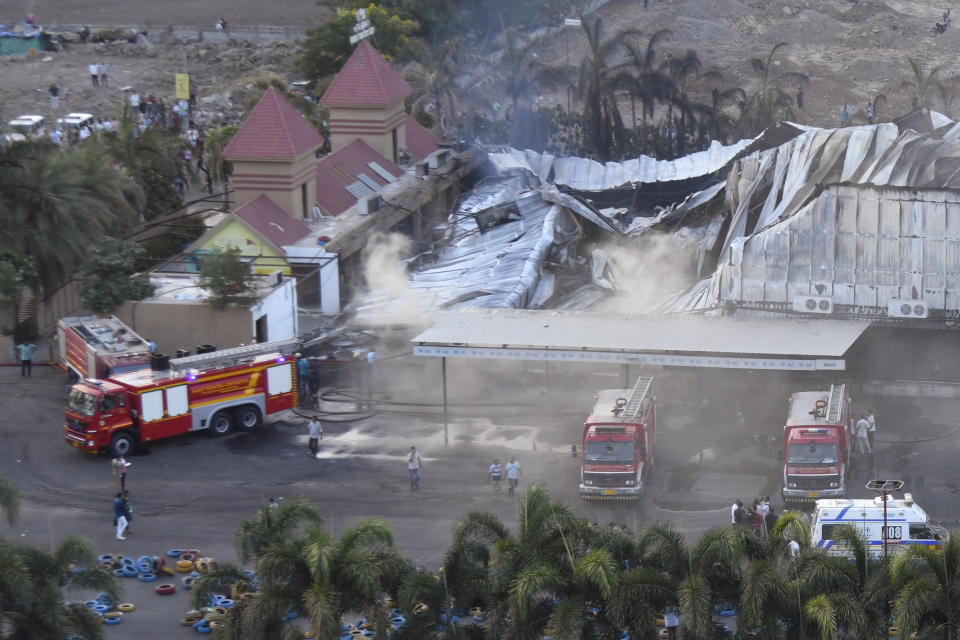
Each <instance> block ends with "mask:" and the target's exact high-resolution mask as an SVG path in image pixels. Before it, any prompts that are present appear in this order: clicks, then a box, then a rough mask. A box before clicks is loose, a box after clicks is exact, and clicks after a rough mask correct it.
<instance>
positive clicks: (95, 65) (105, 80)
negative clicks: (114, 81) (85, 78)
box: [87, 62, 110, 87]
mask: <svg viewBox="0 0 960 640" xmlns="http://www.w3.org/2000/svg"><path fill="white" fill-rule="evenodd" d="M87 73H89V74H90V82H91V83H93V86H95V87H109V86H110V65H109V64H107V63H106V62H91V63H90V64H89V65H87Z"/></svg>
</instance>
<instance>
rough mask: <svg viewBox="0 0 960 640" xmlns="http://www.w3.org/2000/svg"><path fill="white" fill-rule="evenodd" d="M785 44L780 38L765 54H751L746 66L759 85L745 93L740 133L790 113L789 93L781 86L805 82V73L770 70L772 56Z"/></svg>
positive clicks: (753, 131) (752, 132)
mask: <svg viewBox="0 0 960 640" xmlns="http://www.w3.org/2000/svg"><path fill="white" fill-rule="evenodd" d="M787 46H789V45H788V44H787V43H786V42H781V43H779V44H777V45H776V46H774V47H773V48H772V49H771V50H770V53H768V54H767V57H766V58H751V59H750V67H751V68H752V69H753V72H754V73H755V74H756V76H757V80H758V81H759V83H760V87H759V88H758V90H757V91H756V93H754V94H753V95H751V96H750V97H749V99H748V100H747V104H746V106H745V108H744V112H743V115H742V117H741V119H740V127H739V128H740V133H741V135H744V136H752V135H755V134H757V133H759V132H760V131H763V130H764V129H766V128H767V127H769V126H771V125H773V124H775V123H776V122H777V121H778V120H782V119H784V118H792V117H793V109H792V107H793V104H794V101H793V96H792V95H790V94H788V93H787V92H786V91H784V89H783V87H784V86H787V85H789V86H793V85H795V84H797V82H807V81H808V80H809V79H808V78H807V76H806V74H803V73H799V72H789V73H780V74H774V71H773V67H774V58H775V57H776V55H777V54H778V53H779V52H780V50H781V49H783V48H785V47H787Z"/></svg>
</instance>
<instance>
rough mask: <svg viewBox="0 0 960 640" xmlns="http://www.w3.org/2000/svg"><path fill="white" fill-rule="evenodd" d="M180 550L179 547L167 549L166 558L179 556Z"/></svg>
mask: <svg viewBox="0 0 960 640" xmlns="http://www.w3.org/2000/svg"><path fill="white" fill-rule="evenodd" d="M181 553H182V551H181V550H180V549H169V550H168V551H167V557H168V558H179V557H180V554H181Z"/></svg>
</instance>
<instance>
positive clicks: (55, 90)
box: [47, 83, 60, 111]
mask: <svg viewBox="0 0 960 640" xmlns="http://www.w3.org/2000/svg"><path fill="white" fill-rule="evenodd" d="M47 91H49V92H50V108H51V109H53V110H54V111H56V110H57V109H59V108H60V87H58V86H57V85H56V83H54V84H52V85H50V88H49V89H47Z"/></svg>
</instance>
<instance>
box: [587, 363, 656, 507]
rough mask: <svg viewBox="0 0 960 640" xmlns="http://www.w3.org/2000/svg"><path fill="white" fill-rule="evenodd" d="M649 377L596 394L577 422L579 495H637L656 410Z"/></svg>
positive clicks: (646, 465) (643, 479)
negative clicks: (580, 430) (579, 426)
mask: <svg viewBox="0 0 960 640" xmlns="http://www.w3.org/2000/svg"><path fill="white" fill-rule="evenodd" d="M652 389H653V378H650V377H643V376H641V377H640V378H638V379H637V382H636V384H635V385H634V387H633V389H604V390H602V391H600V392H598V393H597V396H596V400H595V404H594V407H593V412H592V413H591V415H590V417H589V418H588V419H587V421H586V423H584V425H583V466H582V467H581V471H580V497H581V498H614V499H616V498H639V497H640V496H642V495H643V490H644V489H645V488H646V481H647V476H648V474H649V473H650V466H651V465H652V464H653V444H654V437H655V435H656V409H655V407H654V397H653V395H652V393H653V392H652Z"/></svg>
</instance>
